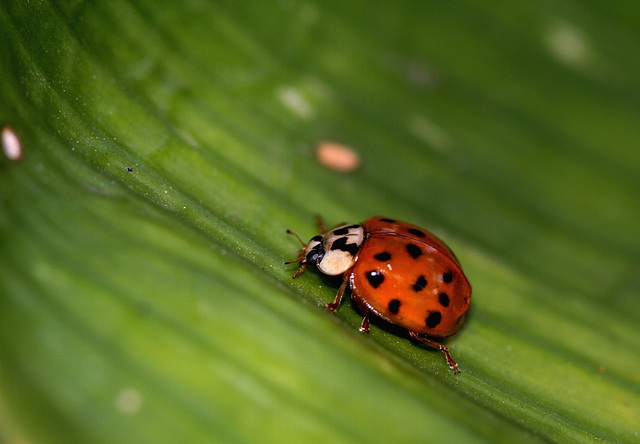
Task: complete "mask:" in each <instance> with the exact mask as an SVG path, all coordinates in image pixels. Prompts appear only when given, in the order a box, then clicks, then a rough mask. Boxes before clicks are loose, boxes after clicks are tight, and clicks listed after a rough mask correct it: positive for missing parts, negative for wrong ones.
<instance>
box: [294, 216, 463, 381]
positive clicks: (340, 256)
mask: <svg viewBox="0 0 640 444" xmlns="http://www.w3.org/2000/svg"><path fill="white" fill-rule="evenodd" d="M318 227H319V228H320V231H321V232H323V233H324V234H323V235H318V236H314V237H312V238H311V240H310V241H309V243H304V242H303V241H302V239H300V237H299V236H298V235H297V234H295V233H293V232H292V231H291V230H287V233H289V234H292V235H294V236H296V238H297V239H298V240H299V241H300V243H301V244H302V249H301V250H300V252H299V253H298V258H297V259H296V260H295V261H290V262H286V263H287V264H291V263H299V264H300V268H299V269H298V271H297V272H296V273H295V274H294V275H293V278H294V279H295V278H297V277H298V276H300V275H301V274H302V273H303V272H304V271H305V269H306V268H307V266H308V265H313V266H315V267H316V268H317V269H318V270H319V271H320V272H322V273H324V274H326V275H329V276H337V275H344V279H343V281H342V285H341V286H340V289H339V290H338V293H337V294H336V298H335V300H334V301H333V302H331V303H330V304H327V306H326V307H327V309H328V310H329V311H331V312H334V311H335V310H336V309H337V308H338V307H339V305H340V302H341V301H342V297H343V296H344V293H345V291H346V289H347V285H348V286H349V287H350V288H351V298H352V299H353V301H354V302H355V303H356V305H357V306H358V308H359V309H360V311H361V313H362V314H363V316H364V317H363V320H362V325H361V327H360V331H364V332H368V331H369V317H370V316H371V315H373V316H377V317H379V318H382V319H384V320H385V321H387V322H390V323H391V324H395V325H398V326H400V327H403V328H406V329H407V330H408V332H409V335H410V336H411V338H413V339H414V340H417V341H420V342H422V343H423V344H426V345H428V346H430V347H433V348H436V349H439V350H441V351H442V352H443V353H444V354H445V356H446V358H447V363H448V364H449V367H451V369H452V370H453V371H454V373H459V372H460V370H458V364H457V363H456V361H455V360H454V359H453V358H452V357H451V353H449V348H448V347H447V346H445V345H443V344H441V343H440V342H437V341H436V340H435V339H442V338H446V337H448V336H451V335H453V334H454V333H456V332H457V331H458V330H459V329H460V327H462V324H463V323H464V319H465V315H466V312H467V309H468V308H469V303H470V302H471V286H470V285H469V281H468V280H467V278H466V276H465V275H464V272H463V271H462V268H461V266H460V262H458V259H457V258H456V256H455V255H454V254H453V252H452V251H451V250H450V249H449V247H447V245H446V244H445V243H444V242H443V241H441V240H440V239H438V238H437V237H436V236H435V235H433V234H431V233H429V232H428V231H426V230H424V229H422V228H419V227H417V226H415V225H411V224H408V223H406V222H401V221H399V220H396V219H389V218H387V217H372V218H371V219H367V220H366V221H364V222H362V223H361V224H352V225H340V226H337V227H335V228H333V229H331V230H329V231H326V230H325V228H324V223H323V222H322V220H321V219H318ZM433 338H435V339H433Z"/></svg>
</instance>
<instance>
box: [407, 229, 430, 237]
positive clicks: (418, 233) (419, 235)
mask: <svg viewBox="0 0 640 444" xmlns="http://www.w3.org/2000/svg"><path fill="white" fill-rule="evenodd" d="M409 233H411V234H413V235H415V236H418V237H425V236H426V234H424V232H423V231H420V230H418V229H416V228H409Z"/></svg>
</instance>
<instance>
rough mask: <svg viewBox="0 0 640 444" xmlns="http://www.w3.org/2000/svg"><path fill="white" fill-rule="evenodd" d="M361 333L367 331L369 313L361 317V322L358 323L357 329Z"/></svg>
mask: <svg viewBox="0 0 640 444" xmlns="http://www.w3.org/2000/svg"><path fill="white" fill-rule="evenodd" d="M358 330H360V331H361V332H363V333H369V315H368V314H367V315H364V317H363V318H362V324H361V325H360V328H359V329H358Z"/></svg>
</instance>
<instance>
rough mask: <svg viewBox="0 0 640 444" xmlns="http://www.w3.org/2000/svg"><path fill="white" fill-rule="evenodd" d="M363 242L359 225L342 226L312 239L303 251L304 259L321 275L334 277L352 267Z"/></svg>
mask: <svg viewBox="0 0 640 444" xmlns="http://www.w3.org/2000/svg"><path fill="white" fill-rule="evenodd" d="M363 242H364V229H363V228H362V227H361V226H360V225H342V226H339V227H336V228H334V229H332V230H331V231H329V232H327V233H325V234H324V235H323V236H315V237H313V238H312V239H311V240H310V241H309V243H308V244H307V246H306V248H305V250H304V258H305V261H306V263H308V264H313V265H315V266H316V267H317V268H318V270H320V271H321V272H322V273H324V274H327V275H329V276H336V275H339V274H343V273H346V272H347V271H348V270H349V269H350V268H351V267H353V265H354V264H355V263H356V258H357V257H358V252H359V251H360V248H361V247H362V243H363Z"/></svg>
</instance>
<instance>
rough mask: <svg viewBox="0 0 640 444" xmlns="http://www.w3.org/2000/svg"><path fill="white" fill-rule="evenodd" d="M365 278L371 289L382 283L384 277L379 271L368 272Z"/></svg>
mask: <svg viewBox="0 0 640 444" xmlns="http://www.w3.org/2000/svg"><path fill="white" fill-rule="evenodd" d="M365 276H367V280H368V281H369V284H371V286H372V287H373V288H378V286H380V284H382V283H383V282H384V275H383V274H382V273H381V272H380V270H373V271H369V272H367V274H366V275H365Z"/></svg>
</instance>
